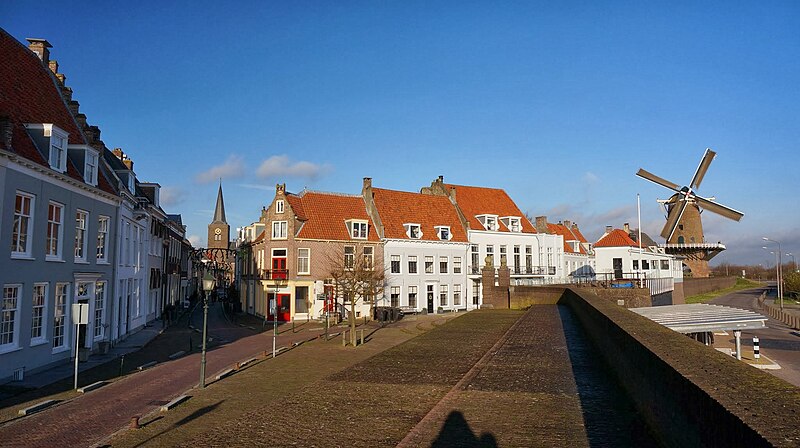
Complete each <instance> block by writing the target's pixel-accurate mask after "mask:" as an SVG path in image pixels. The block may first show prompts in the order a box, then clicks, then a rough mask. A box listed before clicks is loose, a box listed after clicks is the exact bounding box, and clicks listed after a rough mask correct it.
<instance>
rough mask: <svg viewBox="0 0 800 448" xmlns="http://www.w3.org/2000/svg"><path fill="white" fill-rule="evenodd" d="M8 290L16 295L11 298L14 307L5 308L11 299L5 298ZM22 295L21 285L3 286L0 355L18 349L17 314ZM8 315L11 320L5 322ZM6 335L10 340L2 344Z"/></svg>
mask: <svg viewBox="0 0 800 448" xmlns="http://www.w3.org/2000/svg"><path fill="white" fill-rule="evenodd" d="M10 290H16V294H15V295H14V297H13V300H14V307H13V308H10V307H9V308H6V301H7V300H11V299H12V297H7V296H6V294H7V293H8V291H10ZM22 294H23V291H22V284H19V283H11V284H5V285H3V296H2V297H0V353H7V352H10V351H14V350H17V349H18V348H19V326H20V323H19V321H20V318H19V313H20V302H21V301H22ZM8 313H11V318H10V319H8V320H6V317H7V316H8ZM6 335H8V336H7V337H9V338H10V341H9V342H6V343H5V344H3V343H2V341H3V337H4V336H6Z"/></svg>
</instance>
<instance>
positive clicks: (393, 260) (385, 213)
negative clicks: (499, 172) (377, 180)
mask: <svg viewBox="0 0 800 448" xmlns="http://www.w3.org/2000/svg"><path fill="white" fill-rule="evenodd" d="M362 194H363V196H364V201H365V203H366V206H367V213H369V214H370V217H371V218H372V221H373V222H374V223H375V225H376V227H377V230H378V235H379V236H380V238H381V241H382V242H383V245H384V246H383V252H384V258H383V259H384V266H385V272H386V274H385V278H386V282H385V287H384V297H383V300H382V301H381V303H380V305H383V306H400V307H404V308H407V309H413V310H415V311H422V312H428V313H435V312H440V311H445V310H447V311H453V310H467V309H474V308H476V307H478V306H479V305H480V303H479V302H473V301H472V300H470V299H469V298H468V295H467V294H468V290H467V287H468V285H469V283H468V281H467V264H466V263H467V249H468V247H469V242H468V240H467V234H466V231H465V229H464V226H463V224H462V222H461V220H460V219H459V216H458V212H457V210H456V207H455V206H454V205H453V204H452V203H451V202H450V200H449V199H448V198H447V197H445V196H434V195H427V194H421V193H410V192H404V191H395V190H385V189H381V188H372V180H371V179H370V178H365V179H364V188H363V191H362Z"/></svg>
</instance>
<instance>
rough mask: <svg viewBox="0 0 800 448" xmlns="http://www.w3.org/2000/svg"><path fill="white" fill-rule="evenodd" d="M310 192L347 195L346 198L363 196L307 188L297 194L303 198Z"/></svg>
mask: <svg viewBox="0 0 800 448" xmlns="http://www.w3.org/2000/svg"><path fill="white" fill-rule="evenodd" d="M308 193H314V194H324V195H328V196H341V197H346V198H360V197H361V195H360V194H352V193H339V192H335V191H321V190H309V189H307V188H304V189H303V191H301V192H300V193H298V194H296V195H295V196H297V197H299V198H302V197H303V196H305V195H306V194H308ZM286 194H287V195H288V194H292V193H286Z"/></svg>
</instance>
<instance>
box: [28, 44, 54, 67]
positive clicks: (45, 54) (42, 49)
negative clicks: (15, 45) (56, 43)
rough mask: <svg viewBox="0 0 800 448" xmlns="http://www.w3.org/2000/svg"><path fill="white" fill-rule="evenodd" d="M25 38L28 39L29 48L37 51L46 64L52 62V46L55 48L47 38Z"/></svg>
mask: <svg viewBox="0 0 800 448" xmlns="http://www.w3.org/2000/svg"><path fill="white" fill-rule="evenodd" d="M25 40H27V41H28V49H30V50H31V51H32V52H34V53H36V56H39V59H41V60H42V62H43V63H44V65H49V64H50V50H49V49H50V48H53V46H52V45H50V42H48V41H47V40H45V39H38V38H34V37H28V38H26V39H25Z"/></svg>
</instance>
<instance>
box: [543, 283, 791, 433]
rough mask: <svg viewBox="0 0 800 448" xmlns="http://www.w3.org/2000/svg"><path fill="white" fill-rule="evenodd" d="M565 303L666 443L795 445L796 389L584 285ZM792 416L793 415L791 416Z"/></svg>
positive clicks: (571, 292)
mask: <svg viewBox="0 0 800 448" xmlns="http://www.w3.org/2000/svg"><path fill="white" fill-rule="evenodd" d="M563 292H564V293H563V295H562V297H561V300H560V302H559V303H561V304H566V305H568V306H570V307H571V308H572V309H573V310H574V312H575V314H576V316H577V318H578V319H579V321H580V322H581V324H582V326H583V328H584V329H585V330H586V332H587V334H588V336H589V338H591V340H592V341H593V343H594V344H595V345H596V347H597V348H598V349H599V350H600V352H601V353H602V354H603V356H604V358H605V360H606V361H607V363H608V365H609V367H610V368H611V369H612V370H613V372H614V373H615V375H616V376H617V378H618V379H619V381H620V383H621V384H622V385H623V387H624V388H625V389H626V390H627V392H628V393H629V395H630V396H631V397H632V398H633V400H634V402H635V403H636V405H637V408H638V410H639V412H640V413H641V414H642V415H643V416H644V417H645V419H646V420H647V422H648V424H649V425H650V427H651V428H652V429H653V431H654V432H655V434H656V435H657V436H658V437H659V438H660V439H661V440H662V441H663V442H664V445H665V446H719V447H729V446H798V445H800V427H798V425H794V424H786V421H787V420H786V419H787V418H790V416H797V415H800V389H799V388H797V387H795V386H793V385H791V384H789V383H787V382H785V381H783V380H781V379H779V378H776V377H774V376H772V375H770V374H768V373H765V372H763V371H760V370H757V369H754V368H752V367H750V366H748V365H746V364H745V363H742V362H739V361H736V360H735V359H734V358H732V357H730V356H726V355H723V354H722V353H720V352H718V351H716V350H714V349H712V348H710V347H706V346H705V345H703V344H700V343H698V342H696V341H694V340H692V339H690V338H688V337H686V336H684V335H682V334H680V333H676V332H674V331H672V330H669V329H667V328H666V327H663V326H661V325H658V324H656V323H654V322H652V321H650V320H649V319H646V318H644V317H642V316H639V315H638V314H635V313H632V312H630V311H628V310H626V309H624V308H622V307H620V306H617V305H615V304H614V303H611V302H610V301H608V300H605V299H602V298H600V297H598V296H597V295H595V294H593V293H591V292H589V291H587V290H585V289H583V288H581V289H569V288H565V289H563ZM792 418H793V417H792Z"/></svg>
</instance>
